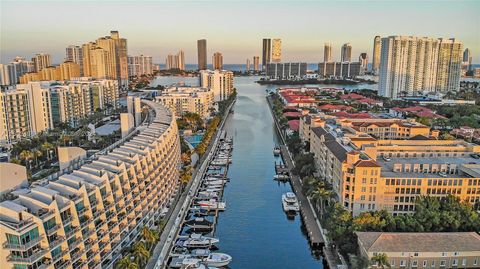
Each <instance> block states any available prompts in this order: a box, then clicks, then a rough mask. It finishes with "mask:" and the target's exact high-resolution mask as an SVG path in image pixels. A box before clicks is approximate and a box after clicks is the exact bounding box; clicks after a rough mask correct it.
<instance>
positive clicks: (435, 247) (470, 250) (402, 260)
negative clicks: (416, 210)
mask: <svg viewBox="0 0 480 269" xmlns="http://www.w3.org/2000/svg"><path fill="white" fill-rule="evenodd" d="M356 235H357V238H358V245H359V250H360V254H361V255H362V257H364V258H366V259H367V260H369V261H370V260H371V259H372V258H373V257H374V256H375V255H378V254H382V253H383V254H386V255H387V259H388V263H389V264H390V267H389V268H431V269H442V268H444V269H449V268H480V235H478V234H477V233H475V232H463V233H462V232H450V233H383V232H356ZM369 268H381V267H380V266H379V265H378V264H372V265H370V266H369Z"/></svg>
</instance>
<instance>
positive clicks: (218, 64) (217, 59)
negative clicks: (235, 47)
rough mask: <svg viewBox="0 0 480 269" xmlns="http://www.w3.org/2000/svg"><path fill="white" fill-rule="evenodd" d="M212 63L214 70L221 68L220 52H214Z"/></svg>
mask: <svg viewBox="0 0 480 269" xmlns="http://www.w3.org/2000/svg"><path fill="white" fill-rule="evenodd" d="M212 65H213V69H214V70H217V69H218V70H222V69H223V55H222V54H221V53H220V52H215V53H214V54H213V57H212Z"/></svg>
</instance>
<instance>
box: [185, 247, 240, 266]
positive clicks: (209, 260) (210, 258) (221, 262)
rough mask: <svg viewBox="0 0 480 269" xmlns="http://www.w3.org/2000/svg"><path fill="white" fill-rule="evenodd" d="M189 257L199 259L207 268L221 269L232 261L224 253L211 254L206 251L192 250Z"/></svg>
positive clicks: (230, 257)
mask: <svg viewBox="0 0 480 269" xmlns="http://www.w3.org/2000/svg"><path fill="white" fill-rule="evenodd" d="M190 255H191V256H192V257H195V258H198V259H201V260H202V262H204V263H205V264H206V265H208V266H215V267H223V266H227V265H228V264H229V263H230V262H231V261H232V256H230V255H228V254H225V253H212V252H211V251H210V250H208V249H194V250H192V253H191V254H190Z"/></svg>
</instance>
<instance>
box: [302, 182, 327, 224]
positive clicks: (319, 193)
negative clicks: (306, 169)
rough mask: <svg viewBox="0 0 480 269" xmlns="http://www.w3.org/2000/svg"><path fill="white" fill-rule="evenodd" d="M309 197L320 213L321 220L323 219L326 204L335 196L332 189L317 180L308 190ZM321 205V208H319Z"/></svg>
mask: <svg viewBox="0 0 480 269" xmlns="http://www.w3.org/2000/svg"><path fill="white" fill-rule="evenodd" d="M307 195H308V197H310V199H312V200H313V201H314V203H315V206H316V209H317V211H318V212H319V213H320V218H323V213H324V212H325V203H326V202H327V201H329V200H330V199H331V198H332V196H333V193H332V191H331V189H330V188H328V187H327V185H326V184H325V182H324V181H322V180H316V181H315V182H314V183H311V185H310V188H309V189H308V190H307ZM319 204H320V207H319V206H318V205H319Z"/></svg>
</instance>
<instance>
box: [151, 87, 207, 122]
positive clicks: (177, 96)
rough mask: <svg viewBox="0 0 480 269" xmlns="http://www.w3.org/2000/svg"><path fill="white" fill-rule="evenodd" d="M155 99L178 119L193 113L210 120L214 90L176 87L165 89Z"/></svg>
mask: <svg viewBox="0 0 480 269" xmlns="http://www.w3.org/2000/svg"><path fill="white" fill-rule="evenodd" d="M155 99H156V101H157V102H159V103H161V104H163V105H164V106H166V107H167V108H169V109H170V110H171V111H172V112H173V114H174V115H175V116H177V117H180V116H182V115H183V114H185V113H186V112H191V113H196V114H198V115H200V116H201V117H202V118H208V117H209V116H210V109H212V108H213V100H214V95H213V90H211V89H207V88H198V87H181V86H175V87H170V88H167V89H165V90H164V91H163V92H162V94H161V95H160V96H157V97H155Z"/></svg>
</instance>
